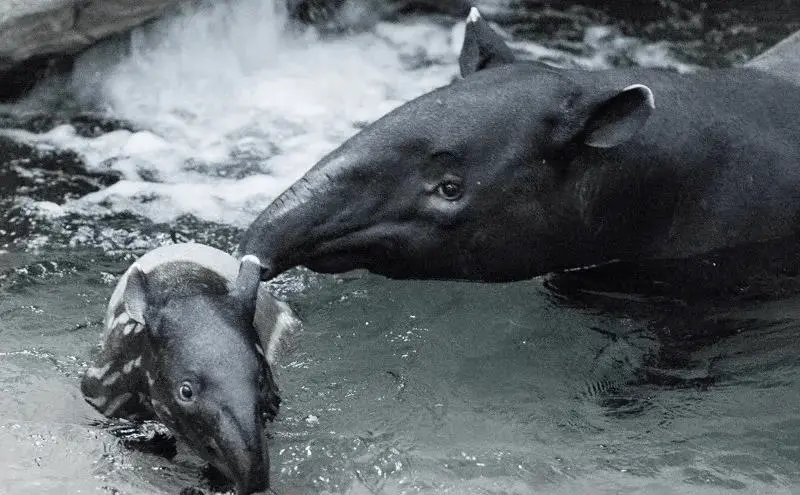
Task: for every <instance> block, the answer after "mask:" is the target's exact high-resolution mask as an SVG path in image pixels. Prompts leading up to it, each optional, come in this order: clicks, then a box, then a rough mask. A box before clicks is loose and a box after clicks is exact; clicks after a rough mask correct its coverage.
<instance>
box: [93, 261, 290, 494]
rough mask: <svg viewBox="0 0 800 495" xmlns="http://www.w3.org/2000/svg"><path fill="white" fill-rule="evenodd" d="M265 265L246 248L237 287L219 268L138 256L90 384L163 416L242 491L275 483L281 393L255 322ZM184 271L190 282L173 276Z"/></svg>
mask: <svg viewBox="0 0 800 495" xmlns="http://www.w3.org/2000/svg"><path fill="white" fill-rule="evenodd" d="M175 266H177V265H175ZM260 270H261V267H260V263H259V261H258V259H257V258H255V257H253V256H249V257H245V258H244V259H242V262H241V265H240V267H239V273H238V276H237V278H236V281H235V284H233V288H230V287H225V284H224V280H223V281H222V282H223V283H222V284H220V279H219V277H218V276H217V275H215V274H213V272H209V273H208V275H209V278H204V277H203V276H202V274H201V276H198V274H197V273H196V272H195V273H193V274H192V275H191V276H189V275H188V273H189V271H191V270H189V271H187V269H185V268H184V269H182V270H175V269H174V267H173V269H172V270H166V271H163V270H162V272H160V273H157V272H156V271H153V272H147V273H146V272H145V270H143V269H142V268H141V267H140V266H138V265H136V264H134V265H133V266H132V267H131V268H130V269H129V270H128V272H127V274H126V277H127V280H126V281H121V284H122V283H124V284H125V286H124V291H123V293H122V297H121V300H120V304H119V306H120V307H119V311H120V316H119V317H117V319H116V320H124V321H122V323H123V324H124V325H114V324H111V325H108V326H109V329H108V330H109V333H108V334H107V337H106V338H107V340H106V342H105V349H104V355H105V361H104V362H105V363H106V364H105V366H103V367H100V368H93V369H91V370H89V372H87V375H86V377H85V378H84V381H83V384H82V389H83V392H84V395H85V396H86V398H87V401H89V402H90V403H91V404H92V405H93V406H94V407H95V408H97V409H98V410H99V411H100V412H101V413H103V414H105V415H106V416H110V417H127V418H128V419H147V418H148V416H149V417H155V419H158V420H160V421H161V422H163V423H164V424H165V425H166V426H167V427H169V428H170V429H171V430H172V431H173V432H174V433H175V434H176V436H178V437H179V438H180V439H182V440H183V441H184V442H185V443H186V444H187V445H188V446H189V447H190V448H192V449H193V450H194V451H195V452H196V453H197V454H198V455H199V456H201V457H202V458H203V459H205V460H206V461H208V462H209V463H210V464H211V465H213V466H214V467H216V468H217V469H219V470H220V471H221V472H222V473H224V474H225V475H226V476H228V477H229V478H230V479H231V480H232V481H233V482H234V483H235V484H236V489H237V492H238V493H240V494H249V493H253V492H256V491H263V490H266V489H267V488H268V487H269V456H268V453H267V443H266V439H265V436H264V429H263V426H264V422H265V420H266V419H272V418H273V417H274V416H275V414H276V413H277V408H278V403H279V401H280V399H279V398H278V396H277V393H276V387H275V384H274V382H273V379H272V375H271V372H270V369H269V365H268V363H267V361H266V358H265V356H264V351H263V349H262V347H261V345H260V339H259V335H258V333H257V331H256V329H255V328H254V326H253V317H254V314H255V309H256V308H255V304H256V300H257V297H256V296H257V292H258V284H259V275H260ZM184 272H186V277H185V278H186V282H185V283H184V284H181V283H180V281H178V280H165V275H166V276H167V277H169V276H170V273H172V276H178V277H180V276H181V274H183V273H184ZM214 277H217V278H216V280H215V279H214ZM186 284H195V285H198V284H199V285H200V286H199V287H194V288H192V287H189V288H187V287H186ZM203 284H207V286H203ZM220 286H222V287H223V289H222V290H220ZM173 289H174V290H173ZM123 309H124V312H123V311H122V310H123ZM133 354H137V355H133ZM137 373H138V376H137ZM126 381H127V382H128V383H125V382H126ZM115 387H125V388H126V390H121V389H119V388H117V389H115ZM112 396H116V397H112ZM117 397H127V399H125V400H124V401H123V400H120V399H117ZM125 401H127V402H125ZM123 402H125V403H123ZM109 404H110V405H111V407H113V410H112V409H110V408H109Z"/></svg>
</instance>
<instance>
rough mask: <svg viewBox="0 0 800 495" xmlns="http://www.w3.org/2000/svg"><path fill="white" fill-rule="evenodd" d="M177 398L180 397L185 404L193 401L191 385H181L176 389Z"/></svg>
mask: <svg viewBox="0 0 800 495" xmlns="http://www.w3.org/2000/svg"><path fill="white" fill-rule="evenodd" d="M178 397H180V398H181V400H182V401H185V402H191V401H193V400H194V390H192V384H191V383H189V382H183V383H181V386H180V387H178Z"/></svg>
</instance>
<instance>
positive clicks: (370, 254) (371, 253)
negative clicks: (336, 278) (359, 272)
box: [303, 241, 392, 273]
mask: <svg viewBox="0 0 800 495" xmlns="http://www.w3.org/2000/svg"><path fill="white" fill-rule="evenodd" d="M391 252H392V250H391V248H390V246H388V245H386V244H385V243H369V244H364V243H358V244H356V243H345V242H341V241H340V242H336V243H335V245H328V246H324V247H323V248H322V249H319V250H317V251H316V252H315V253H313V254H312V255H311V256H309V257H308V258H307V259H306V261H305V262H304V263H303V264H304V265H305V266H306V267H307V268H310V269H311V270H314V271H315V272H319V273H341V272H346V271H349V270H355V269H359V268H366V269H368V270H370V271H375V270H378V269H379V268H384V269H385V268H386V266H387V265H391V264H392V263H391V260H392V256H391Z"/></svg>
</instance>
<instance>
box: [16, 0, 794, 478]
mask: <svg viewBox="0 0 800 495" xmlns="http://www.w3.org/2000/svg"><path fill="white" fill-rule="evenodd" d="M683 3H684V2H675V3H670V2H666V3H664V2H662V3H661V4H660V5H662V6H663V5H666V6H667V7H670V6H671V7H670V8H671V9H672V10H671V11H670V12H671V13H668V15H666V16H665V17H659V16H655V17H652V18H647V17H646V16H644V15H643V16H642V17H637V16H635V15H631V14H630V13H628V14H627V15H626V14H625V13H619V12H614V11H613V9H612V10H608V9H606V10H593V9H592V8H591V7H593V5H592V4H591V2H587V4H586V5H584V6H578V7H571V6H565V7H554V8H549V9H545V10H540V9H539V8H538V7H530V8H528V9H527V10H526V9H524V8H520V7H511V8H509V9H507V10H504V11H500V10H498V11H497V12H500V13H502V12H506V14H507V17H505V18H503V17H502V16H501V17H499V18H500V19H505V20H504V26H505V28H506V29H507V30H508V31H509V32H510V33H511V34H513V35H514V36H515V37H514V42H513V44H514V47H515V48H516V49H517V50H519V51H520V53H523V54H526V56H529V57H534V58H539V59H543V60H548V61H550V62H553V63H558V64H560V65H568V66H581V67H586V68H590V69H603V68H608V67H612V66H617V65H629V64H637V65H647V66H659V67H667V68H670V69H673V70H682V71H687V70H695V69H696V68H697V67H699V66H724V65H728V64H730V63H733V62H736V61H739V60H743V59H744V58H745V57H746V56H748V55H750V54H752V53H756V52H757V51H758V50H760V49H762V48H763V47H764V46H765V45H766V44H768V43H769V42H773V41H774V40H777V39H779V38H780V36H781V35H783V34H786V33H788V32H790V31H791V30H792V29H793V28H794V27H796V26H797V20H798V18H799V17H800V16H795V17H794V18H793V17H792V16H791V15H783V16H781V17H780V18H777V19H776V18H775V16H769V15H762V13H761V12H753V11H752V9H743V8H738V9H737V10H734V11H726V12H721V11H711V10H709V9H708V8H707V7H695V8H694V10H692V7H691V6H689V7H686V6H684V5H683ZM774 4H775V8H776V9H777V8H778V7H779V6H784V4H785V2H779V1H775V2H774ZM665 8H666V7H665ZM784 8H785V7H784ZM763 10H765V11H766V10H769V9H766V8H765V9H763ZM787 12H789V13H791V12H790V11H787ZM512 14H513V15H512ZM498 15H499V14H498ZM615 16H616V17H615ZM620 16H621V17H620ZM462 32H463V25H462V24H461V23H457V22H455V21H452V20H447V19H441V18H439V17H436V16H428V17H404V18H401V19H399V20H396V21H392V22H385V23H379V24H377V25H375V26H374V27H373V28H371V29H368V30H366V31H360V32H353V33H349V34H331V33H317V32H315V31H314V30H313V29H312V30H303V29H297V28H292V29H286V27H285V19H284V17H283V16H282V15H281V14H280V13H276V12H275V11H274V9H273V6H272V4H271V3H270V2H263V1H255V0H240V1H238V2H235V5H234V6H225V5H217V6H214V7H209V6H208V5H205V4H202V3H201V4H199V6H195V7H188V6H187V7H183V8H181V9H178V10H177V11H176V12H174V13H173V14H172V15H170V16H168V17H167V18H166V19H165V20H163V21H160V22H158V23H155V24H153V25H152V26H150V27H148V28H146V29H141V30H137V31H136V32H134V33H133V35H132V37H131V38H130V39H125V40H118V41H115V42H109V43H105V44H103V45H100V46H99V47H97V48H96V49H95V50H92V51H90V52H88V53H87V54H85V55H84V56H83V57H81V59H79V61H78V64H77V66H76V69H75V72H74V73H73V74H71V75H70V76H64V77H61V78H55V79H53V80H49V81H47V82H46V83H45V84H44V85H43V86H42V87H40V88H39V89H38V90H37V91H36V92H35V93H34V94H33V95H32V96H31V97H30V98H29V99H27V100H26V101H22V102H19V103H17V104H14V105H7V106H5V107H3V108H2V112H3V116H2V129H0V178H1V179H0V192H2V194H0V363H1V364H0V387H1V388H0V392H2V393H0V465H2V466H4V468H5V469H2V470H0V487H2V488H0V493H9V494H17V493H36V494H40V493H42V494H47V493H52V494H56V493H58V494H62V493H103V492H107V493H126V494H149V493H165V494H166V493H178V492H179V491H180V490H181V489H183V488H185V487H189V486H193V487H200V488H204V489H210V485H209V479H208V476H206V474H205V472H204V466H203V464H202V463H201V462H200V461H199V460H198V459H196V458H195V457H193V456H191V455H189V454H187V453H186V452H184V451H183V450H182V449H181V448H180V446H179V448H178V451H179V453H178V455H177V456H176V457H175V458H174V459H166V458H164V457H161V456H158V455H153V454H149V453H145V452H141V451H138V450H134V449H129V448H127V447H126V446H125V444H124V442H122V441H121V440H120V439H119V438H117V437H116V436H114V435H112V434H111V433H110V432H109V431H108V429H107V428H104V427H101V426H97V425H96V424H95V423H96V421H98V420H99V419H101V418H99V417H98V416H97V415H96V414H95V413H94V411H93V410H92V409H91V408H90V407H89V406H88V405H87V404H85V403H84V402H83V399H82V398H81V396H80V392H79V387H78V382H79V377H80V374H81V373H82V371H83V370H84V369H85V367H86V366H87V364H88V363H89V362H90V361H91V359H92V357H93V355H94V353H95V352H96V350H97V345H98V340H99V335H100V332H101V319H102V316H103V313H104V310H105V304H106V301H107V298H108V297H109V295H110V293H111V290H112V289H113V286H114V284H115V283H116V279H117V277H118V276H119V275H120V274H121V273H122V272H123V271H124V270H125V269H126V268H127V267H128V266H129V264H130V263H131V262H132V261H134V260H135V259H136V257H137V256H139V255H141V254H143V253H144V252H146V251H147V250H148V249H152V248H153V247H156V246H158V245H162V244H164V243H169V242H175V241H187V240H193V241H197V242H203V243H207V244H210V245H213V246H216V247H219V248H221V249H225V250H228V251H230V250H231V249H232V248H233V246H234V245H235V243H236V242H237V239H238V236H239V235H240V234H241V229H242V228H243V227H244V226H246V225H247V223H248V222H249V221H251V220H252V219H253V218H254V216H255V215H256V214H257V213H258V212H259V211H260V209H262V208H263V207H265V206H266V205H267V204H268V203H269V201H270V200H271V199H272V198H274V197H275V195H277V194H278V193H279V192H280V191H281V190H282V189H283V188H285V187H286V186H288V185H289V184H290V183H291V182H292V181H293V180H295V179H296V178H297V177H299V176H300V175H301V174H302V173H303V172H304V171H305V170H307V169H308V168H309V167H310V166H311V165H312V164H313V163H314V162H315V161H316V160H317V159H318V158H320V157H321V156H323V155H324V154H325V153H327V152H328V151H330V150H331V149H333V148H334V147H335V146H337V145H338V144H339V143H340V142H341V141H343V140H344V139H345V138H347V137H348V136H350V135H352V134H353V133H355V132H357V130H358V129H359V128H361V127H363V125H365V124H366V123H368V122H370V121H372V120H374V119H376V118H377V117H379V116H380V115H382V114H383V113H385V112H386V111H388V110H390V109H391V108H394V107H396V106H397V105H399V104H401V103H402V102H403V101H406V100H408V99H410V98H413V97H415V96H417V95H419V94H421V93H423V92H425V91H427V90H429V89H432V88H434V87H436V86H439V85H442V84H446V83H447V82H449V81H450V80H451V79H452V78H453V77H454V76H455V75H456V73H457V63H456V62H457V59H456V57H457V50H458V47H459V44H460V36H461V33H462ZM740 258H741V256H740V257H739V258H737V257H735V256H734V257H732V258H728V259H727V260H725V261H720V260H712V261H708V260H700V261H698V262H697V263H696V264H694V265H691V266H689V267H688V268H687V267H683V268H682V269H681V270H674V269H672V268H670V267H668V268H663V267H661V268H659V267H656V268H652V269H648V270H645V269H637V270H633V275H632V273H631V270H630V269H629V268H626V267H605V268H602V269H600V270H598V271H597V274H596V275H594V276H591V275H580V276H578V275H575V276H574V277H572V276H564V277H548V278H544V279H536V280H532V281H528V282H520V283H513V284H495V285H489V284H469V283H446V282H414V281H403V282H398V281H389V280H386V279H383V278H381V277H376V276H369V275H367V276H363V275H347V276H322V275H316V274H313V273H311V272H308V271H305V270H300V269H298V270H294V271H292V272H290V273H288V274H286V275H285V276H283V277H281V279H280V280H278V281H276V282H275V283H274V284H273V290H274V291H275V292H276V293H278V294H280V295H281V296H282V297H284V298H286V299H287V300H289V301H290V302H291V303H292V304H293V305H294V306H295V307H296V309H297V311H298V312H299V313H300V315H301V316H302V318H303V320H304V322H305V325H304V329H303V331H301V332H299V333H297V334H296V335H293V336H292V337H291V338H290V339H289V341H288V343H287V348H286V350H285V352H283V353H282V355H281V358H280V365H279V369H278V370H277V374H278V380H279V384H280V387H281V389H282V394H283V397H284V403H283V406H282V409H281V413H280V415H279V416H278V419H277V421H276V422H275V423H274V424H273V425H272V426H271V427H270V432H271V434H272V436H273V440H272V443H271V448H270V450H271V454H272V460H273V468H272V477H273V481H274V485H275V486H274V488H275V490H276V491H277V492H278V493H330V494H342V493H344V494H348V493H349V494H361V493H390V494H395V493H454V494H455V493H458V494H462V493H464V494H501V493H503V494H506V493H514V494H527V493H647V494H660V493H664V494H667V493H731V492H734V493H796V492H798V491H800V480H798V474H797V473H798V472H800V413H798V407H797V406H798V404H800V387H799V386H798V385H799V384H800V381H799V380H800V376H799V374H800V358H798V357H797V355H798V353H797V352H796V351H797V349H796V342H797V339H798V337H800V298H798V296H797V295H796V294H798V292H797V291H796V290H795V287H796V281H795V278H796V274H797V271H796V270H793V269H792V268H791V266H790V267H788V268H787V267H786V266H783V267H781V268H776V266H773V265H770V264H765V265H764V266H763V267H762V268H761V270H762V273H759V274H757V275H756V276H754V277H750V278H748V277H744V278H743V280H736V281H735V282H731V283H730V284H726V285H725V287H723V288H722V289H720V290H717V289H716V288H715V286H714V283H715V282H714V281H713V279H714V274H715V273H716V271H717V268H716V266H717V265H713V264H712V263H720V266H722V267H727V266H733V269H732V270H730V271H734V272H737V273H738V271H739V270H738V264H735V263H734V264H733V265H730V263H732V262H733V261H732V260H736V259H740ZM726 263H727V264H726ZM709 266H712V267H713V268H711V269H710V270H711V276H710V277H707V276H706V275H705V274H706V272H704V271H703V270H705V269H707V268H708V267H709ZM637 274H638V275H637ZM684 275H685V278H684ZM756 279H757V280H758V283H756V282H754V280H756ZM625 280H629V281H630V280H632V282H631V283H630V284H628V283H626V282H624V281H625Z"/></svg>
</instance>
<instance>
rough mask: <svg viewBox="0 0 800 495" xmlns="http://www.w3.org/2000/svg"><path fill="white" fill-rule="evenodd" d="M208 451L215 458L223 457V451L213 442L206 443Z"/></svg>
mask: <svg viewBox="0 0 800 495" xmlns="http://www.w3.org/2000/svg"><path fill="white" fill-rule="evenodd" d="M206 453H208V455H210V456H211V457H212V458H214V459H220V458H221V457H222V452H221V451H220V450H219V448H218V447H217V446H216V445H214V444H212V443H209V444H206Z"/></svg>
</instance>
